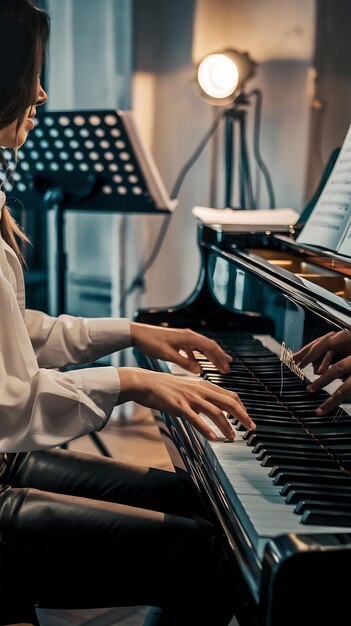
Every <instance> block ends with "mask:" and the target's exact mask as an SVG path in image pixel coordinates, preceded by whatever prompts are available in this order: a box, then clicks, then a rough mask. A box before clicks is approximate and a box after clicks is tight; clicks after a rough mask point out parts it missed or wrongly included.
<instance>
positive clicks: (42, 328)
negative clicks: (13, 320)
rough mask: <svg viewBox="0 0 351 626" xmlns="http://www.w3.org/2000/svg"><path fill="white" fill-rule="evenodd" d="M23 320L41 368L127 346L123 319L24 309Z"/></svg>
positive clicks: (84, 359) (90, 359) (89, 359)
mask: <svg viewBox="0 0 351 626" xmlns="http://www.w3.org/2000/svg"><path fill="white" fill-rule="evenodd" d="M25 322H26V326H27V330H28V334H29V336H30V339H31V342H32V345H33V348H34V351H35V354H36V357H37V360H38V364H39V365H40V366H41V367H64V366H65V365H69V364H77V363H91V362H93V361H96V360H97V359H99V358H101V357H103V356H106V355H107V354H112V353H113V352H116V351H117V350H122V349H123V348H128V347H129V346H130V345H131V337H130V322H129V320H128V319H125V318H84V317H74V316H73V315H60V316H59V317H51V316H50V315H46V314H45V313H42V312H41V311H33V310H30V309H27V310H26V314H25Z"/></svg>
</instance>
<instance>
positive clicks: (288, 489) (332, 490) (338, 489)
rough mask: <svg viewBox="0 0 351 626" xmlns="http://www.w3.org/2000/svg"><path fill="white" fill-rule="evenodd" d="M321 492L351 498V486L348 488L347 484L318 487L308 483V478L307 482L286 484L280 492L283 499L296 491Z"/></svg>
mask: <svg viewBox="0 0 351 626" xmlns="http://www.w3.org/2000/svg"><path fill="white" fill-rule="evenodd" d="M315 489H318V490H321V491H322V492H323V493H324V494H326V495H328V494H331V495H333V494H350V496H351V484H350V485H349V486H348V485H346V484H342V485H327V484H322V485H316V484H314V483H310V482H308V478H306V482H289V483H286V484H285V485H284V486H283V487H282V488H281V489H280V491H279V493H280V495H281V496H283V497H287V496H288V495H289V494H290V493H293V492H294V491H299V490H301V491H306V492H307V491H310V490H315Z"/></svg>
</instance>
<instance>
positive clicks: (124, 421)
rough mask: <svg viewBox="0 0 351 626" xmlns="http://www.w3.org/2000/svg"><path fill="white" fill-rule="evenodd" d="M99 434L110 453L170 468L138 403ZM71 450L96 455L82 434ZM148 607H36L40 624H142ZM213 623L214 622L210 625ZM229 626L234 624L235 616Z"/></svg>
mask: <svg viewBox="0 0 351 626" xmlns="http://www.w3.org/2000/svg"><path fill="white" fill-rule="evenodd" d="M117 411H119V413H118V412H116V413H115V414H114V416H113V417H112V419H111V420H110V422H109V424H108V426H107V427H106V428H105V429H104V431H102V432H101V433H99V436H100V437H101V439H102V441H103V442H104V444H105V445H106V446H107V448H108V450H109V451H110V453H111V454H112V456H114V457H116V458H118V459H119V460H121V461H125V462H131V463H135V464H138V463H139V464H141V465H148V466H152V467H160V468H163V469H166V470H169V471H173V465H172V463H171V460H170V457H169V455H168V452H167V449H166V447H165V445H164V443H163V441H162V439H161V436H160V433H159V430H158V427H157V425H156V422H155V420H154V417H153V415H152V413H151V412H150V411H149V410H147V409H144V408H143V407H140V406H138V405H132V404H129V405H125V406H124V408H123V412H122V413H121V408H118V409H117ZM70 448H71V449H75V450H81V451H85V452H92V453H96V454H99V452H98V451H97V449H96V446H95V444H94V442H93V441H92V439H91V438H90V437H89V436H88V437H83V438H82V439H79V440H77V441H76V442H74V444H73V443H72V444H70ZM148 611H149V608H148V607H125V608H118V609H116V608H111V609H104V610H100V609H99V610H89V611H78V610H76V611H56V610H39V611H38V617H39V620H40V624H41V626H70V625H72V626H142V625H143V623H144V620H145V616H146V615H147V613H148ZM214 626H215V625H214ZM230 626H238V624H237V621H236V620H235V618H234V619H233V620H232V621H231V623H230Z"/></svg>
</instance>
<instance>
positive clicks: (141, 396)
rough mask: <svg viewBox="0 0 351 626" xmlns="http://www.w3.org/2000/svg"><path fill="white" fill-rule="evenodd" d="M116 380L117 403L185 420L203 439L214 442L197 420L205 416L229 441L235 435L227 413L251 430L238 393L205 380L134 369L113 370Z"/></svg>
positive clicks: (207, 428)
mask: <svg viewBox="0 0 351 626" xmlns="http://www.w3.org/2000/svg"><path fill="white" fill-rule="evenodd" d="M117 371H118V375H119V379H120V395H119V398H118V404H122V403H123V402H128V401H130V400H133V401H134V402H137V403H138V404H142V405H143V406H146V407H149V408H151V409H155V410H158V411H162V412H164V413H168V414H169V415H173V416H177V417H182V418H185V419H186V420H187V421H188V422H189V423H190V424H191V425H192V426H194V428H196V429H197V430H198V431H199V432H200V433H201V434H202V435H203V436H204V437H206V439H210V440H211V441H216V440H217V439H218V437H217V435H216V433H215V432H214V431H213V430H212V429H211V427H210V426H209V425H208V424H207V423H206V422H205V421H204V420H203V419H202V418H201V416H200V413H202V414H203V415H206V416H207V417H209V418H210V419H211V420H212V422H213V423H214V424H215V425H216V426H217V428H219V430H220V431H221V432H222V433H223V435H224V437H226V438H227V439H229V440H231V441H233V439H234V437H235V432H234V430H233V428H232V426H231V424H230V422H229V420H228V418H227V417H226V415H225V413H229V414H230V415H232V416H233V417H236V418H238V419H239V421H240V422H241V423H242V424H243V425H244V426H246V428H255V424H254V422H253V421H252V420H251V418H250V417H249V415H248V414H247V412H246V409H245V407H244V405H243V403H242V402H241V400H240V398H239V396H238V394H236V393H234V392H232V391H227V390H226V389H223V388H222V387H218V386H217V385H214V384H213V383H210V382H208V381H205V380H201V379H199V380H194V379H188V380H187V379H180V377H177V376H174V375H173V374H164V373H161V372H151V371H149V370H145V369H142V368H137V367H121V368H118V369H117Z"/></svg>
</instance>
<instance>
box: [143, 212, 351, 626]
mask: <svg viewBox="0 0 351 626" xmlns="http://www.w3.org/2000/svg"><path fill="white" fill-rule="evenodd" d="M198 243H199V248H200V253H201V259H202V261H201V270H200V274H199V282H198V284H197V285H196V287H195V289H194V292H193V293H192V294H191V295H190V296H189V298H188V299H187V300H186V301H185V302H183V303H181V304H178V305H175V306H172V307H169V308H161V309H152V310H139V311H137V312H136V315H135V319H136V320H137V321H140V322H143V323H150V324H160V325H163V326H173V327H182V326H183V327H190V328H193V329H194V330H196V331H198V332H201V333H204V334H207V335H209V336H211V337H213V338H214V339H215V340H216V341H217V342H219V343H220V344H221V345H222V346H223V347H224V348H225V350H226V351H227V352H229V353H231V354H232V356H233V362H232V364H231V371H230V373H229V374H228V375H223V374H221V373H220V372H219V371H217V370H216V368H215V367H214V365H213V364H212V363H211V362H209V361H208V360H207V359H206V357H205V356H204V355H201V354H197V358H198V360H199V361H200V362H201V366H202V371H203V374H202V376H203V378H204V379H206V380H210V381H211V382H214V383H215V384H217V385H220V386H223V387H225V388H226V389H229V390H235V391H236V392H237V393H239V395H240V397H241V399H242V401H243V402H244V404H245V406H246V408H247V410H248V412H249V414H250V415H251V417H252V419H253V420H254V421H255V422H256V426H257V428H256V430H255V431H253V430H250V431H245V430H244V429H243V427H242V426H241V425H240V423H239V422H238V421H237V420H235V419H233V418H232V417H231V416H229V419H231V422H232V425H233V428H234V429H235V431H236V438H235V441H234V443H228V442H225V441H223V440H219V441H218V442H209V441H207V440H205V439H204V438H203V437H202V436H201V435H199V433H198V432H197V431H195V430H194V429H193V428H192V427H191V426H190V425H189V424H188V423H187V422H185V421H183V420H181V419H179V418H174V417H172V416H169V415H164V416H163V417H164V422H165V428H166V430H167V433H168V434H167V436H168V437H170V438H171V439H172V440H173V442H174V443H175V445H176V447H177V450H178V452H179V454H180V455H181V457H182V459H183V462H184V466H185V467H186V468H187V470H188V472H189V475H190V476H191V477H192V478H193V479H194V482H195V484H196V485H197V487H198V489H199V490H200V492H201V494H202V496H203V499H204V501H205V502H206V503H207V506H208V511H209V516H210V517H211V519H213V523H214V524H216V525H217V527H218V531H219V535H220V536H221V537H222V541H223V547H224V549H225V551H226V552H227V554H228V557H229V558H230V559H231V560H232V561H233V565H234V567H235V571H236V574H235V576H233V593H234V592H235V593H237V594H238V597H240V598H241V602H240V603H239V606H238V614H237V619H238V621H239V624H240V626H314V625H315V626H327V625H328V626H334V624H335V626H342V625H344V624H345V625H346V624H349V623H350V621H351V620H350V616H349V607H348V582H347V580H348V578H347V577H346V578H345V577H344V575H343V574H342V571H343V569H344V568H348V569H351V405H349V404H347V403H346V399H345V402H344V403H343V404H342V405H341V406H338V407H336V408H334V409H333V410H330V411H328V412H327V413H326V414H325V415H324V416H322V417H321V416H318V415H317V414H316V409H317V407H318V406H320V404H321V403H322V402H324V401H325V400H326V399H327V398H329V397H330V395H331V394H332V393H334V392H335V391H336V390H337V389H338V386H339V385H340V384H341V381H334V383H333V384H331V385H328V386H327V387H326V388H324V389H321V390H320V391H319V392H318V393H314V394H312V393H309V392H308V390H307V385H308V383H309V381H311V380H314V379H315V378H316V377H317V375H316V374H315V373H314V371H313V367H312V364H309V365H307V366H306V367H305V368H304V375H305V379H304V380H302V379H301V378H300V377H299V375H298V371H297V370H296V369H294V367H293V365H294V364H293V363H291V362H290V363H288V364H284V363H282V362H281V359H280V355H281V348H282V345H283V344H285V346H286V347H287V349H291V355H294V353H295V352H296V351H298V350H300V349H301V348H302V347H304V346H306V344H308V343H309V342H311V341H312V340H315V339H317V338H319V337H321V338H322V337H324V336H325V335H326V334H328V333H331V332H332V333H339V332H340V331H342V332H344V333H345V337H346V339H347V340H346V342H345V348H346V346H347V345H349V344H350V357H351V340H350V341H349V336H350V337H351V335H350V331H351V317H350V300H351V286H350V280H351V263H349V262H348V261H347V260H345V259H338V258H333V257H332V256H331V255H328V254H327V253H324V252H321V251H316V250H313V249H311V248H308V247H306V248H302V247H301V246H297V245H296V243H295V242H294V241H292V240H291V239H290V238H288V237H285V236H284V235H274V236H273V235H271V234H267V233H260V234H258V233H246V234H237V233H230V232H225V233H223V232H219V231H218V228H217V227H211V226H207V225H206V226H204V225H202V224H199V227H198ZM135 354H136V358H137V360H138V363H139V364H140V365H142V366H143V367H149V368H150V369H154V370H158V371H165V372H169V371H171V372H172V371H173V373H175V374H177V375H179V372H176V371H175V370H172V364H170V363H167V362H162V361H158V360H155V359H150V358H148V357H146V356H145V355H143V354H141V353H140V352H138V351H136V352H135ZM288 365H289V367H288ZM181 375H185V374H184V372H183V374H181ZM203 419H207V418H206V417H205V416H203ZM335 598H337V600H336V601H335Z"/></svg>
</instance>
